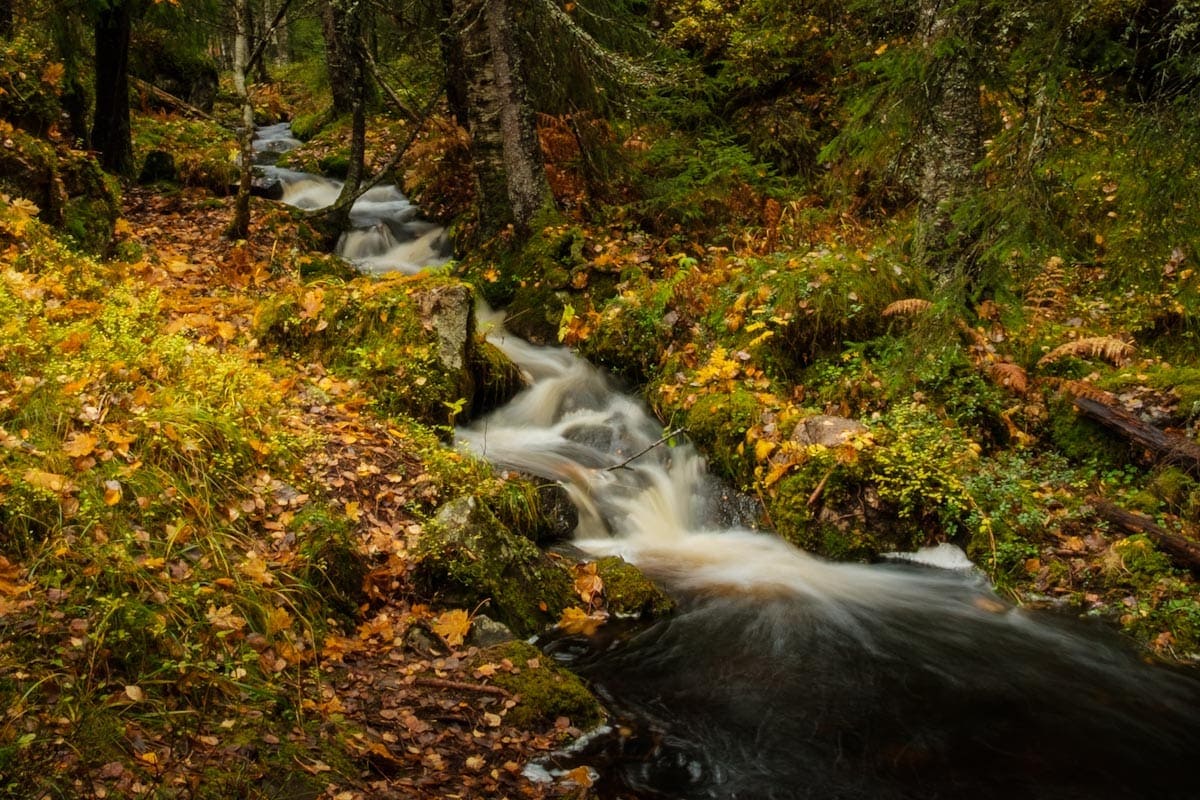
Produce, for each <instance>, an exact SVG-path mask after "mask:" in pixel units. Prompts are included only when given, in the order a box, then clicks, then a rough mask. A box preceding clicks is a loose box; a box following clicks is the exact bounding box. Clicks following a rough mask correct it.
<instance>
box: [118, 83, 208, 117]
mask: <svg viewBox="0 0 1200 800" xmlns="http://www.w3.org/2000/svg"><path fill="white" fill-rule="evenodd" d="M129 80H130V81H132V82H133V85H134V86H136V87H137V88H139V89H141V90H142V91H144V92H148V93H150V94H152V95H154V97H155V98H156V99H157V100H158V101H159V102H161V103H166V104H167V105H169V106H171V107H172V108H175V109H178V110H179V111H182V112H184V113H185V114H191V115H193V116H196V117H200V118H201V119H206V120H208V121H209V122H216V121H217V119H216V118H215V117H214V116H213V115H212V114H209V113H208V112H206V111H202V110H201V109H199V108H196V107H195V106H194V105H192V104H191V103H189V102H188V101H186V100H184V99H182V98H179V97H176V96H175V95H173V94H171V93H170V92H165V91H163V90H162V89H160V88H158V87H157V86H155V85H154V84H153V83H150V82H149V81H144V80H142V79H141V78H138V77H135V76H133V75H130V76H129Z"/></svg>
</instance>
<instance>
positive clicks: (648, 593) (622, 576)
mask: <svg viewBox="0 0 1200 800" xmlns="http://www.w3.org/2000/svg"><path fill="white" fill-rule="evenodd" d="M596 574H597V575H599V576H600V580H601V581H603V582H604V602H605V604H606V606H607V607H608V611H609V613H612V614H616V615H618V616H623V617H650V618H653V617H661V616H664V615H666V614H670V613H671V612H672V611H674V610H675V601H674V600H672V599H671V598H670V597H668V596H667V595H666V594H665V593H664V592H663V591H662V589H659V588H658V587H657V586H655V585H654V582H653V581H651V580H650V579H649V578H647V577H646V576H645V574H643V573H642V571H641V570H640V569H638V568H637V567H635V566H634V565H633V564H630V563H629V562H627V561H625V559H623V558H621V557H619V556H609V557H608V558H602V559H600V560H599V561H597V562H596Z"/></svg>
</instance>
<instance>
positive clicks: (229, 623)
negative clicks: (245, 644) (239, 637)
mask: <svg viewBox="0 0 1200 800" xmlns="http://www.w3.org/2000/svg"><path fill="white" fill-rule="evenodd" d="M204 617H205V619H207V620H208V622H209V624H210V625H212V626H213V627H214V628H216V629H217V630H220V631H240V630H242V629H243V628H245V627H246V619H245V617H239V616H238V615H237V614H234V613H233V606H231V605H229V606H221V607H220V608H217V607H216V606H215V605H213V604H212V603H209V604H208V611H207V612H205V614H204Z"/></svg>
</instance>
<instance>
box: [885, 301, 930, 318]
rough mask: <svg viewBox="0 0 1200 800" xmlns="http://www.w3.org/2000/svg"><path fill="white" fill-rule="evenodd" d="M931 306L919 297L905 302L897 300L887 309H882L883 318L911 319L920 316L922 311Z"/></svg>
mask: <svg viewBox="0 0 1200 800" xmlns="http://www.w3.org/2000/svg"><path fill="white" fill-rule="evenodd" d="M932 305H933V303H931V302H929V301H928V300H922V299H921V298H920V297H909V298H907V299H905V300H897V301H896V302H894V303H889V304H888V305H887V307H886V308H884V309H883V316H885V317H893V316H906V317H911V316H915V315H917V314H920V313H921V312H922V311H925V310H926V309H928V308H929V307H930V306H932Z"/></svg>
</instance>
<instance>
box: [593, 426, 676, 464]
mask: <svg viewBox="0 0 1200 800" xmlns="http://www.w3.org/2000/svg"><path fill="white" fill-rule="evenodd" d="M686 430H687V428H683V427H680V428H676V429H675V430H673V431H670V432H669V433H666V434H663V436H662V437H661V438H659V439H658V441H656V442H651V443H650V444H648V445H646V446H645V447H643V448H642V449H641V450H639V451H638V452H636V453H634V454H633V455H631V456H630V457H629V458H627V459H625V460H624V461H622V462H621V463H620V464H613V465H612V466H611V467H605V468H604V471H605V472H613V471H615V470H618V469H625V468H626V467H627V466H628V465H629V462H630V461H633V460H634V459H637V458H641V457H642V456H644V455H646V453H649V452H650V451H651V450H653V449H654V448H656V447H658V446H659V445H660V444H665V443H667V442H668V441H670V440H671V439H674V438H675V437H676V436H678V435H679V434H681V433H683V432H684V431H686Z"/></svg>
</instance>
